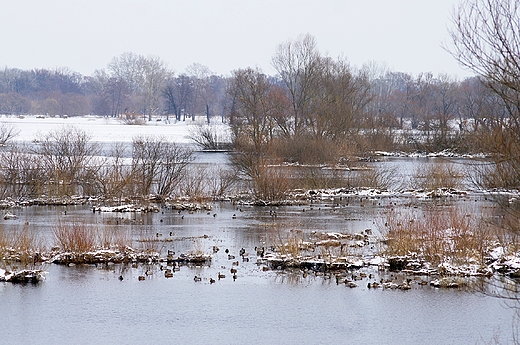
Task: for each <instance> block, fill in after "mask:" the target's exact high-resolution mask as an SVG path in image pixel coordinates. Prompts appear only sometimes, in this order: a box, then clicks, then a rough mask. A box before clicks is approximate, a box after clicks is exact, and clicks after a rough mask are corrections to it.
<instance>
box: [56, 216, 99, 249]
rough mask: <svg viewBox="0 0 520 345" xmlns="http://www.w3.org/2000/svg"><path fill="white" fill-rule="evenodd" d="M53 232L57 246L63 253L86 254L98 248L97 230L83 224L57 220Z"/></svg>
mask: <svg viewBox="0 0 520 345" xmlns="http://www.w3.org/2000/svg"><path fill="white" fill-rule="evenodd" d="M53 232H54V237H55V240H56V242H57V245H58V246H59V247H60V248H61V249H62V250H63V251H66V252H72V253H86V252H90V251H93V250H95V249H97V247H98V229H97V228H95V227H93V226H91V225H88V224H85V223H83V222H80V221H77V220H74V221H72V222H71V223H66V222H64V221H61V220H58V222H57V225H56V226H55V227H54V229H53Z"/></svg>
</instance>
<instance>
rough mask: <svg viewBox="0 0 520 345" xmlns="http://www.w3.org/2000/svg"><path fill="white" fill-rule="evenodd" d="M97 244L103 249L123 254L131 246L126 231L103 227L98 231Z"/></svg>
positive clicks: (114, 227)
mask: <svg viewBox="0 0 520 345" xmlns="http://www.w3.org/2000/svg"><path fill="white" fill-rule="evenodd" d="M99 244H100V245H101V247H102V248H105V249H109V248H110V249H115V250H118V251H120V252H124V251H126V250H127V249H128V248H129V247H131V246H132V238H131V237H130V235H129V233H128V232H127V231H125V230H123V229H119V228H118V227H117V226H104V227H103V228H102V230H100V231H99Z"/></svg>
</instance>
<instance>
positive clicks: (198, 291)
mask: <svg viewBox="0 0 520 345" xmlns="http://www.w3.org/2000/svg"><path fill="white" fill-rule="evenodd" d="M212 157H215V156H212ZM211 159H213V158H211ZM475 201H478V202H477V203H476V202H475ZM421 203H422V201H420V200H415V199H410V198H409V199H405V200H403V199H402V198H382V199H377V198H376V199H371V200H369V201H367V200H364V201H361V200H359V199H356V198H352V199H350V200H342V202H341V203H338V202H337V200H323V201H321V202H319V203H313V204H310V205H300V206H292V207H277V208H265V207H263V208H261V207H250V206H239V205H232V204H231V203H221V204H220V203H217V204H214V208H213V209H212V210H211V212H209V214H208V213H207V212H206V211H198V212H195V213H192V214H190V213H188V212H181V213H180V214H179V212H178V211H174V210H170V209H167V208H165V209H162V210H161V212H159V213H155V214H144V215H140V214H137V215H136V214H113V213H92V211H91V210H90V205H86V206H77V207H71V206H69V207H29V208H18V209H14V210H12V211H13V212H14V213H16V214H17V215H18V216H19V218H18V219H17V220H9V221H6V220H0V223H2V224H3V228H0V231H10V230H12V229H20V228H22V227H23V224H24V223H25V222H28V223H29V230H30V231H33V232H36V233H38V234H39V235H41V237H42V239H43V241H45V243H46V244H47V245H48V246H51V245H53V243H54V238H53V227H54V226H55V225H56V223H57V222H58V220H60V221H63V222H69V221H72V220H81V221H84V222H87V223H90V224H93V225H96V226H98V227H100V228H106V227H111V228H112V229H113V230H114V231H117V232H121V233H125V234H128V236H129V237H131V238H132V239H133V240H134V244H133V245H135V246H139V245H142V243H140V242H137V240H138V239H142V238H151V237H155V236H156V235H157V233H159V234H161V238H163V239H166V238H169V236H170V232H171V233H172V239H173V240H172V241H160V242H157V243H156V244H155V245H156V246H157V248H158V249H159V250H161V251H163V252H165V251H166V250H174V251H176V252H177V253H182V252H185V253H187V252H189V251H191V250H194V249H197V250H202V251H204V252H205V253H207V254H210V253H211V248H212V247H213V246H218V247H219V248H220V250H219V252H218V253H216V254H214V256H213V261H212V263H211V265H210V266H208V267H187V266H183V267H181V268H180V270H179V271H178V272H175V274H174V277H173V278H169V279H168V278H165V277H164V274H163V272H161V271H160V269H159V267H158V266H157V265H154V266H147V265H142V266H138V267H137V268H132V267H129V266H120V265H111V266H108V267H96V266H74V267H63V266H57V265H47V266H46V267H45V269H46V270H47V271H48V274H47V279H46V280H45V281H44V282H42V283H40V284H38V285H25V286H24V285H13V284H10V283H0V302H1V307H0V308H1V311H2V312H1V313H0V325H1V326H0V344H22V343H24V344H27V343H28V344H99V343H103V344H150V343H154V344H240V343H248V344H333V343H336V344H478V343H480V344H484V343H489V342H491V340H492V339H493V338H494V337H496V336H497V335H498V337H499V338H500V341H501V343H508V342H509V343H512V335H513V324H512V322H513V314H514V312H513V310H512V309H509V308H507V307H505V306H504V304H503V303H502V301H500V300H498V299H494V298H491V297H485V296H482V295H480V294H477V293H471V292H467V291H457V290H439V289H435V288H431V287H429V286H425V287H419V286H417V285H414V288H413V289H412V290H409V291H400V290H397V291H396V290H381V289H378V290H373V289H372V290H370V289H368V288H367V287H366V284H367V281H366V280H364V281H361V282H359V287H357V288H354V289H350V288H347V287H345V286H343V285H340V286H338V285H336V282H335V280H334V279H324V277H322V276H316V275H314V274H309V275H307V276H306V277H304V276H303V275H302V274H301V273H299V272H295V273H291V272H285V273H283V272H275V271H266V272H264V271H263V270H262V269H261V267H259V266H257V265H256V264H255V262H256V255H255V253H254V247H255V246H263V245H265V246H268V245H271V244H274V243H276V241H279V240H280V238H285V236H287V235H288V234H289V233H291V230H293V231H294V230H298V231H301V232H302V233H303V234H306V233H310V232H311V231H318V232H320V231H323V232H333V231H338V232H351V233H355V232H359V231H363V230H365V229H368V228H370V229H372V230H373V231H374V232H375V233H378V232H379V230H380V229H379V225H380V224H381V220H382V219H384V217H385V213H386V212H387V211H388V209H389V208H390V207H396V206H397V207H399V205H407V206H409V205H415V204H417V205H419V206H421ZM450 203H458V204H460V205H470V206H469V207H476V206H475V204H478V205H482V204H483V203H482V201H481V200H477V198H475V197H472V196H470V197H461V198H456V199H454V200H451V201H450ZM392 205H393V206H392ZM65 211H66V214H65ZM270 211H275V212H276V214H277V217H273V216H272V213H270ZM213 215H215V216H213ZM233 215H236V219H233ZM1 229H3V230H1ZM242 247H243V248H245V249H246V250H247V251H248V252H249V253H250V258H251V261H250V262H242V261H241V262H240V263H239V266H238V267H237V269H238V273H237V275H238V279H237V280H236V281H233V279H231V277H230V274H229V269H230V268H231V267H232V266H231V260H228V258H227V254H226V253H225V252H224V249H225V248H228V249H229V250H230V254H234V255H236V256H237V257H238V251H239V249H240V248H242ZM371 269H372V270H373V272H374V273H376V274H377V269H376V268H371ZM145 270H152V271H153V274H152V275H150V276H148V277H147V278H146V280H145V281H138V279H137V277H138V276H139V275H143V274H144V271H145ZM218 272H222V273H225V274H227V277H226V278H224V279H221V280H217V282H216V283H215V284H210V282H209V279H210V278H215V279H216V278H217V274H218ZM120 275H122V276H123V277H124V279H123V281H120V280H119V279H118V277H119V276H120ZM195 275H198V276H201V277H202V278H203V279H202V281H201V282H195V281H194V280H193V277H194V276H195Z"/></svg>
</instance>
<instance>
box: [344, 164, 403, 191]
mask: <svg viewBox="0 0 520 345" xmlns="http://www.w3.org/2000/svg"><path fill="white" fill-rule="evenodd" d="M399 179H400V175H399V171H398V168H397V167H393V168H392V167H385V166H381V165H377V166H375V167H373V168H368V169H362V170H360V171H357V175H356V181H355V182H354V183H352V184H353V185H354V186H355V187H366V188H376V189H381V190H386V189H397V188H399V187H400V182H399Z"/></svg>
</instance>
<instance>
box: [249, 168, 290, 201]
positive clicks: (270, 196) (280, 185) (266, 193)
mask: <svg viewBox="0 0 520 345" xmlns="http://www.w3.org/2000/svg"><path fill="white" fill-rule="evenodd" d="M258 172H259V174H258V175H257V176H255V177H254V178H253V184H254V192H255V196H256V197H257V198H259V199H262V200H269V201H273V200H283V199H284V198H285V196H286V194H287V192H288V191H289V189H290V181H289V176H288V173H287V170H284V169H283V167H279V166H262V167H259V168H258Z"/></svg>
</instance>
